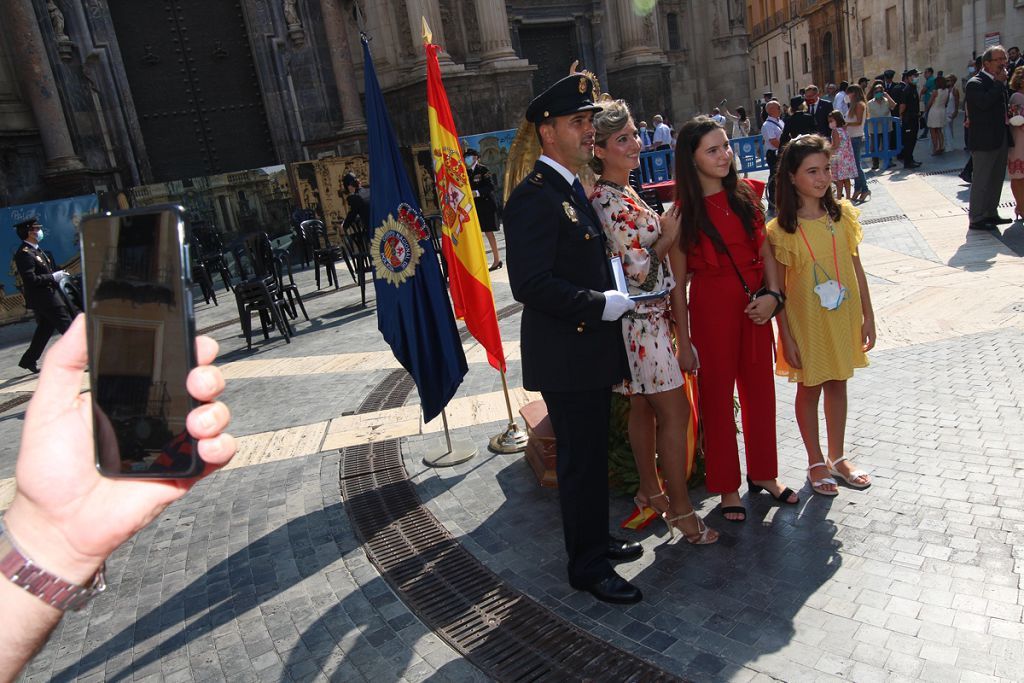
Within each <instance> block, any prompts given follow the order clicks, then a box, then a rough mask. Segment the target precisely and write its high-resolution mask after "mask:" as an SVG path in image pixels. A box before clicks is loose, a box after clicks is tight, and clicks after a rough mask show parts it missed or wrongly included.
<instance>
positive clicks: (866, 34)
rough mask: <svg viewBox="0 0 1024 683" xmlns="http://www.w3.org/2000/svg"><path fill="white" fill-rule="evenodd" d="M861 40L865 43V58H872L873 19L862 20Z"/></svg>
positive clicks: (865, 18)
mask: <svg viewBox="0 0 1024 683" xmlns="http://www.w3.org/2000/svg"><path fill="white" fill-rule="evenodd" d="M860 39H861V42H863V43H864V56H865V57H870V56H871V17H864V18H863V19H861V20H860Z"/></svg>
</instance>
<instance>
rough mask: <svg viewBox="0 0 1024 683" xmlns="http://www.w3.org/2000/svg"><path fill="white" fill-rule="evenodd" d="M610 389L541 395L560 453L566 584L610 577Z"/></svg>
mask: <svg viewBox="0 0 1024 683" xmlns="http://www.w3.org/2000/svg"><path fill="white" fill-rule="evenodd" d="M611 393H612V392H611V387H609V388H608V389H600V390H597V391H572V392H549V391H544V392H541V395H542V396H543V397H544V402H545V403H546V404H547V407H548V417H549V418H550V419H551V426H552V427H553V428H554V430H555V439H556V442H557V448H558V465H557V468H556V469H557V471H558V499H559V503H560V504H561V508H562V531H563V533H564V534H565V551H566V553H567V554H568V555H569V565H568V569H569V581H570V582H573V583H577V582H581V583H587V582H590V581H594V580H598V579H602V578H604V577H606V576H608V575H609V574H611V573H612V566H611V563H609V562H608V558H607V557H606V554H607V552H608V538H609V534H608V421H609V420H610V419H611V400H612V396H611Z"/></svg>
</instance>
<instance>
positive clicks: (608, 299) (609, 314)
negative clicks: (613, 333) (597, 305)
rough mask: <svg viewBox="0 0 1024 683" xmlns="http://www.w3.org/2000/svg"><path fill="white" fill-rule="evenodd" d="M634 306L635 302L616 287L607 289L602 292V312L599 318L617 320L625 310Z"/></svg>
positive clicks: (629, 309) (630, 309)
mask: <svg viewBox="0 0 1024 683" xmlns="http://www.w3.org/2000/svg"><path fill="white" fill-rule="evenodd" d="M634 308H636V304H635V303H634V302H633V300H632V299H630V298H629V297H628V296H626V295H625V294H623V293H622V292H620V291H619V290H617V289H609V290H608V291H607V292H605V293H604V312H603V313H601V320H609V321H611V320H618V319H619V318H621V317H622V315H623V314H624V313H626V312H627V311H632V310H633V309H634Z"/></svg>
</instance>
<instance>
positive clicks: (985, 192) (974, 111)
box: [964, 45, 1012, 230]
mask: <svg viewBox="0 0 1024 683" xmlns="http://www.w3.org/2000/svg"><path fill="white" fill-rule="evenodd" d="M1006 62H1007V56H1006V50H1004V49H1003V47H1002V46H1001V45H993V46H992V47H989V48H988V49H986V50H985V52H984V53H983V54H982V60H981V71H979V72H978V73H977V74H976V75H974V76H973V77H972V78H971V79H970V80H968V81H967V87H966V88H965V89H964V90H965V94H964V100H965V101H966V103H967V118H968V119H969V120H970V122H971V133H970V137H969V138H968V142H967V147H968V148H969V149H970V150H971V164H972V176H971V197H970V208H969V210H968V214H969V216H970V224H969V227H970V229H972V230H998V227H997V226H998V225H1001V224H1004V223H1009V222H1010V219H1009V218H1003V217H1001V216H999V214H998V212H997V211H996V208H997V207H998V206H999V195H1000V194H1001V193H1002V189H1003V178H1004V177H1006V159H1007V152H1008V149H1009V146H1010V144H1012V140H1011V138H1010V126H1009V124H1008V123H1007V111H1008V107H1009V102H1008V94H1007V91H1006V77H1007V74H1006Z"/></svg>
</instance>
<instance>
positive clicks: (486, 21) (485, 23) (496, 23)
mask: <svg viewBox="0 0 1024 683" xmlns="http://www.w3.org/2000/svg"><path fill="white" fill-rule="evenodd" d="M476 16H477V22H478V23H479V25H480V47H481V53H480V65H481V66H489V65H491V64H494V63H495V62H501V61H506V60H518V59H519V58H518V57H516V53H515V50H513V49H512V34H511V33H510V32H509V28H508V12H507V11H506V9H505V0H476Z"/></svg>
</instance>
